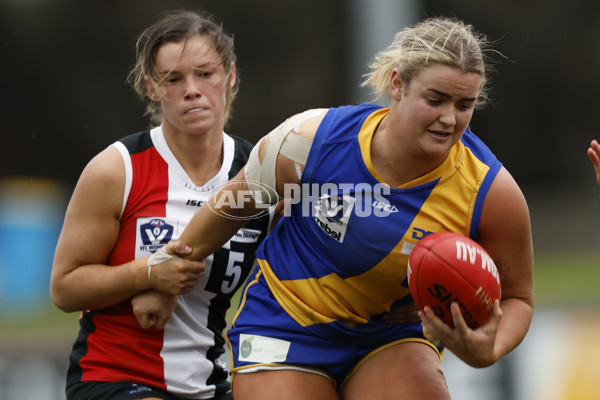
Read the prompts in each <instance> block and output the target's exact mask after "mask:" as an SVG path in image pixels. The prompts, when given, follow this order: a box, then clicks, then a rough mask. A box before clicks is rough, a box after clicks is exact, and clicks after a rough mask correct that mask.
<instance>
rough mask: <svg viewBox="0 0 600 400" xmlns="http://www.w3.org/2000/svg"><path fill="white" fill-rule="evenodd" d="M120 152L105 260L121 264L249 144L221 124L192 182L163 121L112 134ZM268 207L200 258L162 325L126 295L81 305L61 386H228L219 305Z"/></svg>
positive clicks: (240, 279) (160, 237) (226, 173)
mask: <svg viewBox="0 0 600 400" xmlns="http://www.w3.org/2000/svg"><path fill="white" fill-rule="evenodd" d="M112 146H114V147H115V148H117V149H118V150H119V151H120V153H121V155H122V156H123V161H124V163H125V170H126V185H125V194H124V199H123V209H122V214H121V230H120V234H119V239H118V241H117V244H116V246H115V248H114V250H113V252H112V254H111V256H110V259H109V260H108V264H109V265H120V264H123V263H126V262H129V261H131V260H132V259H137V258H142V257H146V256H148V255H150V254H151V253H153V252H155V251H156V250H157V249H158V248H160V247H161V246H163V245H164V244H166V243H168V242H169V241H170V240H173V239H177V238H178V237H179V235H180V234H181V232H182V231H183V230H184V228H185V226H186V225H187V222H188V221H189V220H190V219H191V218H192V216H193V214H194V213H195V212H196V211H197V209H198V207H199V206H201V205H202V204H204V202H205V201H206V200H208V199H209V197H210V196H211V195H213V194H214V193H215V192H216V191H217V190H218V189H219V188H220V187H222V186H223V185H224V184H225V183H226V182H227V181H228V180H229V179H230V178H232V177H233V176H235V175H236V174H237V172H238V171H239V170H240V169H241V168H242V167H243V166H244V165H245V163H246V161H247V159H248V155H249V154H250V151H251V150H252V145H251V144H250V143H249V142H247V141H245V140H243V139H240V138H237V137H234V136H229V135H227V134H226V133H223V150H224V151H223V164H222V166H221V170H220V171H219V172H218V173H217V175H216V176H214V177H213V178H212V179H211V180H210V181H209V182H207V183H206V184H205V185H203V186H196V185H195V184H194V183H193V182H192V181H191V179H189V177H188V175H187V174H186V172H185V171H184V169H183V168H182V167H181V165H180V164H179V162H178V161H177V159H176V158H175V156H174V155H173V153H172V152H171V150H170V149H169V146H168V145H167V142H166V141H165V138H164V135H163V132H162V128H161V127H157V128H154V129H152V130H150V131H143V132H138V133H134V134H132V135H129V136H127V137H125V138H123V139H121V140H119V141H117V142H115V143H113V144H112ZM271 218H272V212H271V213H265V215H263V216H261V217H258V218H256V219H254V220H251V221H250V222H249V223H248V224H247V225H246V226H245V227H244V228H242V229H240V231H238V232H237V234H236V235H235V236H234V237H233V238H232V239H231V240H230V241H229V242H228V243H227V244H225V245H224V246H223V247H222V248H221V249H220V250H218V251H217V252H216V253H215V254H213V255H211V256H210V257H208V258H207V259H206V271H205V273H204V276H203V277H202V280H201V281H200V283H199V284H198V285H197V286H196V288H195V289H194V290H193V291H192V292H190V293H188V294H185V295H181V296H179V300H178V305H177V307H176V309H175V313H174V315H173V317H172V318H171V320H170V321H169V322H168V323H167V326H166V327H165V329H164V330H157V329H154V328H152V329H150V330H143V329H142V328H141V327H140V326H139V324H138V323H137V321H136V319H135V316H134V315H133V314H132V309H131V304H130V301H129V300H127V301H124V302H122V303H119V304H116V305H114V306H112V307H108V308H104V309H100V310H88V311H85V312H83V313H82V316H81V319H80V326H81V329H80V332H79V335H78V337H77V339H76V341H75V344H74V345H73V350H72V352H71V356H70V366H69V370H68V373H67V387H68V386H70V385H73V384H76V383H78V382H82V381H103V382H117V381H129V382H135V383H138V384H146V385H150V386H154V387H158V388H162V389H166V390H168V391H169V392H172V393H173V394H176V395H178V396H181V397H185V398H191V399H200V398H206V397H211V396H215V395H219V394H222V393H225V392H226V391H227V390H229V383H228V382H227V375H228V372H227V367H226V365H225V363H224V362H223V361H222V360H220V359H219V356H220V355H221V354H223V352H224V349H223V345H224V339H223V336H222V331H223V329H224V328H225V324H226V322H225V312H226V310H227V309H228V308H229V305H230V298H231V296H232V295H233V294H234V293H235V291H236V290H237V289H238V288H239V287H240V286H241V285H242V284H243V283H244V281H245V279H246V277H247V275H248V273H249V272H250V269H251V268H252V266H253V264H254V260H255V255H254V253H255V250H256V248H257V246H258V244H259V243H260V241H261V240H262V239H263V238H264V237H265V235H266V233H267V229H268V225H269V223H270V219H271Z"/></svg>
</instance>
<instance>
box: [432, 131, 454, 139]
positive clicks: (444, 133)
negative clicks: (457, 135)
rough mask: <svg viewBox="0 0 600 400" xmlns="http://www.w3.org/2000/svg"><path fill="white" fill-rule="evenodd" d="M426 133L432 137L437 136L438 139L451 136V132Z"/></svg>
mask: <svg viewBox="0 0 600 400" xmlns="http://www.w3.org/2000/svg"><path fill="white" fill-rule="evenodd" d="M427 132H429V133H431V134H432V135H433V136H437V137H440V138H447V137H449V136H452V132H443V131H433V130H428V131H427Z"/></svg>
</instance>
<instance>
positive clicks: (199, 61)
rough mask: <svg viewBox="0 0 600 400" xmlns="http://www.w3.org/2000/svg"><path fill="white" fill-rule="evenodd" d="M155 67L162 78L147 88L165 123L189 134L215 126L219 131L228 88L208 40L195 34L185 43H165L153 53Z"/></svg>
mask: <svg viewBox="0 0 600 400" xmlns="http://www.w3.org/2000/svg"><path fill="white" fill-rule="evenodd" d="M155 68H156V71H157V72H158V75H159V79H161V81H160V82H159V84H158V85H156V86H155V87H149V91H150V92H151V91H152V90H155V95H156V96H158V98H159V100H160V102H161V106H162V114H163V124H164V125H165V127H166V128H167V129H171V128H174V129H175V130H177V131H181V132H185V133H192V134H195V133H204V132H207V131H211V130H218V133H219V134H220V133H221V131H222V130H223V121H224V116H225V107H226V104H225V90H229V89H230V88H229V87H227V88H225V84H226V80H227V77H226V75H225V70H224V68H223V65H222V62H221V58H220V57H219V55H218V53H217V52H216V51H215V50H214V48H213V46H211V43H210V41H209V40H208V39H207V38H205V37H202V36H196V37H194V38H191V39H190V40H189V41H188V42H187V44H184V43H183V42H182V43H166V44H164V45H163V46H162V47H161V48H160V49H159V50H158V52H157V54H156V59H155ZM232 72H233V73H235V70H233V71H232ZM234 79H235V77H232V79H231V81H230V84H233V82H235V81H234ZM150 85H151V84H150ZM151 94H152V93H151Z"/></svg>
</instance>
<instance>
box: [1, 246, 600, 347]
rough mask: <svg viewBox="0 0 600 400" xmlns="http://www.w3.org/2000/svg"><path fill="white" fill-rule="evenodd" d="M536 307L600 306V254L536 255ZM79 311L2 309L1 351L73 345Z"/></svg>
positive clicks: (230, 314)
mask: <svg viewBox="0 0 600 400" xmlns="http://www.w3.org/2000/svg"><path fill="white" fill-rule="evenodd" d="M534 279H535V298H536V308H541V307H555V306H558V307H569V306H580V305H581V306H586V307H588V306H592V307H593V306H597V307H598V308H600V290H599V289H598V282H600V254H598V253H593V252H590V251H587V252H575V251H572V252H568V253H553V252H540V253H536V256H535V269H534ZM239 295H240V293H239V292H238V293H236V295H235V297H234V299H233V301H232V307H231V309H230V310H229V311H228V313H227V319H228V321H231V319H232V318H233V315H234V314H235V310H236V308H237V305H238V303H239ZM78 317H79V313H70V314H67V313H64V312H62V311H60V310H58V309H56V308H55V307H54V306H53V305H52V304H50V301H49V300H48V304H47V306H45V307H42V308H41V309H40V310H38V311H37V312H36V313H34V314H32V315H24V316H20V317H15V316H14V315H8V314H6V313H3V312H1V311H0V332H1V336H2V339H3V340H2V341H0V342H1V343H0V351H2V350H3V349H4V350H6V349H9V348H11V347H12V346H15V345H17V346H18V345H19V344H20V345H21V346H22V345H27V346H28V344H29V343H36V345H41V344H42V343H45V344H46V345H50V346H51V345H52V343H57V344H62V343H68V344H69V345H70V344H71V342H72V341H73V339H74V338H75V336H76V335H77V331H78V322H77V321H78Z"/></svg>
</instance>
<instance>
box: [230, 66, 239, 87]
mask: <svg viewBox="0 0 600 400" xmlns="http://www.w3.org/2000/svg"><path fill="white" fill-rule="evenodd" d="M229 71H230V72H229V88H230V89H233V87H234V86H235V81H236V79H237V70H236V69H235V63H233V62H232V63H231V67H230V69H229Z"/></svg>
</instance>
